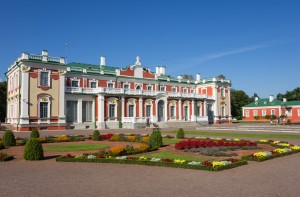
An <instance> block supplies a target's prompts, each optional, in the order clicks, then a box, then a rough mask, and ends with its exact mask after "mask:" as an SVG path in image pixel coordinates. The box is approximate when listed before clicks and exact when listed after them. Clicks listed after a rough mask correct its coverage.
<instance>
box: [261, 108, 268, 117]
mask: <svg viewBox="0 0 300 197" xmlns="http://www.w3.org/2000/svg"><path fill="white" fill-rule="evenodd" d="M261 115H262V116H263V117H265V116H266V115H267V110H265V109H263V110H262V111H261Z"/></svg>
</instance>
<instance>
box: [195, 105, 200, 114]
mask: <svg viewBox="0 0 300 197" xmlns="http://www.w3.org/2000/svg"><path fill="white" fill-rule="evenodd" d="M196 116H200V106H196Z"/></svg>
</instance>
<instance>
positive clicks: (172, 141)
mask: <svg viewBox="0 0 300 197" xmlns="http://www.w3.org/2000/svg"><path fill="white" fill-rule="evenodd" d="M182 140H183V139H172V138H171V139H168V138H163V144H176V143H177V142H180V141H182Z"/></svg>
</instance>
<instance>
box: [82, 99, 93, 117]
mask: <svg viewBox="0 0 300 197" xmlns="http://www.w3.org/2000/svg"><path fill="white" fill-rule="evenodd" d="M84 103H86V104H87V103H89V104H88V105H90V106H88V107H90V112H87V111H85V112H86V114H87V113H90V115H91V116H90V119H89V120H87V119H88V118H87V116H86V114H85V115H84V113H83V111H84V108H83V107H84ZM88 107H87V108H88ZM84 116H85V121H84V120H83V117H84ZM82 122H93V101H82Z"/></svg>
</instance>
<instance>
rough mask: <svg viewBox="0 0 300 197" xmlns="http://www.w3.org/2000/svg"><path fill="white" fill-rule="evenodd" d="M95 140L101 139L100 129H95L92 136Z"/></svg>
mask: <svg viewBox="0 0 300 197" xmlns="http://www.w3.org/2000/svg"><path fill="white" fill-rule="evenodd" d="M92 139H93V141H99V140H101V139H100V132H99V131H98V130H95V131H94V133H93V137H92Z"/></svg>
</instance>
